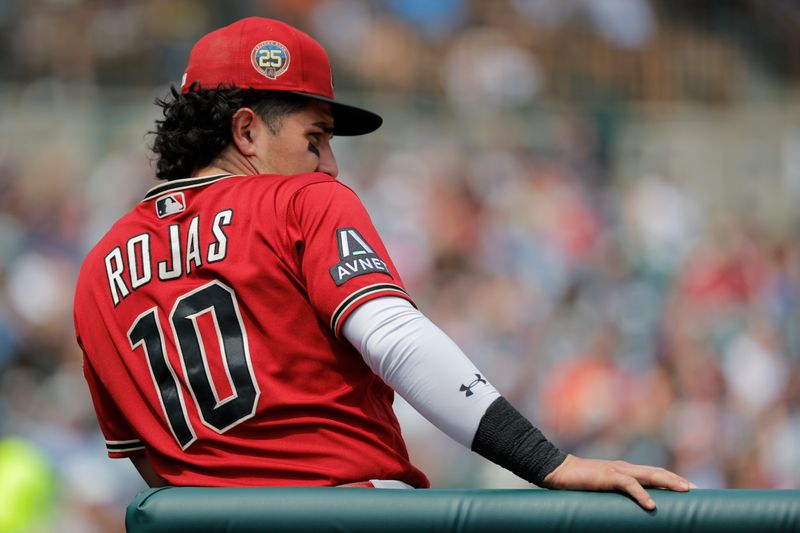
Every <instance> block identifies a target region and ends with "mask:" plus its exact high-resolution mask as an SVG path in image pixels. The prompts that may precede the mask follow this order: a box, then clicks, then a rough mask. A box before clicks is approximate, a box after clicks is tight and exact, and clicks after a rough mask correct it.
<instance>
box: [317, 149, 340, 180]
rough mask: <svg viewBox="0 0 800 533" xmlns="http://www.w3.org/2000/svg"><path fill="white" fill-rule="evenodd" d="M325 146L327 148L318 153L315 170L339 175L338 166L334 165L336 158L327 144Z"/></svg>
mask: <svg viewBox="0 0 800 533" xmlns="http://www.w3.org/2000/svg"><path fill="white" fill-rule="evenodd" d="M326 148H327V149H326V150H323V151H322V153H321V154H320V158H319V166H317V172H324V173H325V174H328V175H329V176H332V177H334V178H335V177H337V176H338V175H339V167H338V166H337V165H336V158H335V157H334V156H333V151H332V150H331V149H330V147H329V146H328V147H326Z"/></svg>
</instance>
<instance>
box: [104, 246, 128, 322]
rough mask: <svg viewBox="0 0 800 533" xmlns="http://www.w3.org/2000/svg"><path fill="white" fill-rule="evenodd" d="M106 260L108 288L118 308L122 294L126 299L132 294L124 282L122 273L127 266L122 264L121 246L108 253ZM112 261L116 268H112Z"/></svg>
mask: <svg viewBox="0 0 800 533" xmlns="http://www.w3.org/2000/svg"><path fill="white" fill-rule="evenodd" d="M105 260H106V275H107V276H108V286H109V287H110V289H111V299H112V300H113V301H114V307H116V306H117V305H119V302H120V296H119V295H120V294H122V298H125V297H127V296H128V295H129V294H130V293H131V291H129V290H128V287H126V286H125V282H124V281H123V280H122V271H123V270H124V269H125V265H124V264H123V262H122V250H120V248H119V246H117V247H116V248H114V249H113V250H111V251H110V252H108V255H106V258H105ZM112 260H113V261H114V263H115V266H111V261H112ZM117 291H119V292H117Z"/></svg>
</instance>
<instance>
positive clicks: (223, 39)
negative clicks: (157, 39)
mask: <svg viewBox="0 0 800 533" xmlns="http://www.w3.org/2000/svg"><path fill="white" fill-rule="evenodd" d="M193 83H197V84H198V85H199V87H198V86H196V87H198V88H200V89H216V88H217V87H219V86H220V85H222V86H226V87H233V86H235V87H239V88H242V89H257V90H260V91H288V92H292V93H295V94H299V95H303V96H307V97H309V98H313V99H315V100H320V101H322V102H328V103H330V104H331V112H332V113H333V124H334V134H336V135H363V134H365V133H370V132H373V131H375V130H376V129H378V128H379V127H380V125H381V124H382V123H383V119H382V118H381V117H380V116H379V115H377V114H375V113H373V112H371V111H367V110H366V109H361V108H358V107H354V106H350V105H346V104H342V103H340V102H337V101H336V100H335V99H334V98H335V97H334V94H333V78H332V76H331V64H330V61H329V60H328V54H327V53H326V52H325V49H324V48H322V45H320V44H319V43H318V42H317V41H315V40H314V39H312V38H311V37H310V36H309V35H307V34H305V33H303V32H302V31H300V30H298V29H297V28H293V27H292V26H289V25H288V24H286V23H283V22H280V21H278V20H273V19H267V18H261V17H249V18H246V19H242V20H239V21H237V22H234V23H233V24H231V25H229V26H225V27H224V28H220V29H218V30H215V31H212V32H211V33H209V34H207V35H205V36H203V37H202V38H201V39H200V40H199V41H197V43H196V44H195V45H194V47H193V48H192V51H191V53H190V54H189V65H188V66H187V67H186V72H185V73H184V75H183V80H182V82H181V91H182V92H183V93H187V92H188V91H189V88H190V87H191V86H192V84H193Z"/></svg>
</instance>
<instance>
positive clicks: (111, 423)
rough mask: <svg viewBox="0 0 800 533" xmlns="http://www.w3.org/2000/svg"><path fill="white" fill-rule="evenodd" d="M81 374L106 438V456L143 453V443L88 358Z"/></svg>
mask: <svg viewBox="0 0 800 533" xmlns="http://www.w3.org/2000/svg"><path fill="white" fill-rule="evenodd" d="M83 374H84V376H85V377H86V382H87V384H88V385H89V392H90V393H91V395H92V403H93V404H94V410H95V414H96V415H97V421H98V423H99V424H100V430H101V431H102V432H103V436H105V440H106V450H107V451H108V456H109V457H111V458H114V459H119V458H123V457H132V456H134V455H141V454H142V453H144V443H143V442H142V441H141V439H139V437H138V436H137V435H136V434H135V433H134V432H133V430H132V429H131V427H130V426H129V425H128V423H127V421H126V420H125V418H124V417H123V416H122V413H120V411H119V409H117V406H116V404H115V403H114V401H113V400H112V398H111V396H110V395H109V394H108V392H107V391H106V388H105V386H104V385H103V383H102V382H101V381H100V379H99V378H98V376H97V374H96V373H95V371H94V369H93V368H92V366H91V363H90V362H89V360H88V359H87V358H86V357H84V358H83Z"/></svg>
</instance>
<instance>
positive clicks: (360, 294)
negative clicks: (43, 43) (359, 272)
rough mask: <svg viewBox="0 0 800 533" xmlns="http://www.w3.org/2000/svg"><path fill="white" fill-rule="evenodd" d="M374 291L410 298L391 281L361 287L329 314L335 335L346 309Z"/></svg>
mask: <svg viewBox="0 0 800 533" xmlns="http://www.w3.org/2000/svg"><path fill="white" fill-rule="evenodd" d="M376 292H394V293H397V294H398V295H404V296H405V297H406V298H410V296H409V295H408V293H407V292H406V291H404V290H403V289H401V288H400V287H398V286H397V285H395V284H393V283H376V284H375V285H369V286H367V287H364V288H363V289H360V290H357V291H355V292H353V293H352V294H350V295H349V296H348V297H347V298H345V299H344V300H342V301H341V303H340V304H339V305H338V306H337V307H336V310H335V311H334V312H333V316H331V330H333V332H334V334H335V335H338V331H339V321H340V320H341V318H342V316H343V315H344V314H345V313H346V312H347V310H348V309H350V308H351V307H352V306H353V304H355V303H356V302H357V301H359V300H362V299H363V298H365V297H367V296H369V295H370V294H374V293H376Z"/></svg>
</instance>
